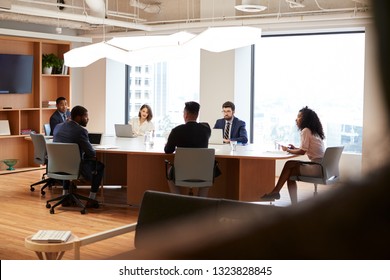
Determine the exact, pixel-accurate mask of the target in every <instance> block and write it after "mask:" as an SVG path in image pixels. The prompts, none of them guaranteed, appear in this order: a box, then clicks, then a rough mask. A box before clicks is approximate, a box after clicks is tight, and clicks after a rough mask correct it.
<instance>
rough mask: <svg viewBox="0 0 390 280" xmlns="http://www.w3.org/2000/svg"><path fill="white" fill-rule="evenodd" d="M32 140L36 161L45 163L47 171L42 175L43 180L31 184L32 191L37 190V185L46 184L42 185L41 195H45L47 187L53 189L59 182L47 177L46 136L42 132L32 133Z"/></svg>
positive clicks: (40, 163)
mask: <svg viewBox="0 0 390 280" xmlns="http://www.w3.org/2000/svg"><path fill="white" fill-rule="evenodd" d="M30 137H31V140H32V142H33V146H34V162H35V163H36V164H39V165H45V167H46V172H45V173H44V174H43V175H42V180H41V181H39V182H36V183H34V184H31V185H30V191H32V192H33V191H35V188H34V187H35V186H37V185H41V184H44V185H43V186H42V187H41V195H42V196H44V195H45V193H46V192H45V189H46V188H47V187H48V188H49V189H51V187H52V186H54V185H55V184H56V183H58V181H57V180H55V179H53V178H46V176H47V162H48V159H47V151H46V140H45V137H44V136H43V135H42V134H35V133H31V134H30Z"/></svg>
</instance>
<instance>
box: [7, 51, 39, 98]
mask: <svg viewBox="0 0 390 280" xmlns="http://www.w3.org/2000/svg"><path fill="white" fill-rule="evenodd" d="M33 65H34V57H33V56H32V55H20V54H0V94H1V93H2V94H10V93H31V92H32V81H33Z"/></svg>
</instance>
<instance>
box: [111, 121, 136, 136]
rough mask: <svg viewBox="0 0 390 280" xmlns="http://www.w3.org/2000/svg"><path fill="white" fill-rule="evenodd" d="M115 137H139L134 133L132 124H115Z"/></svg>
mask: <svg viewBox="0 0 390 280" xmlns="http://www.w3.org/2000/svg"><path fill="white" fill-rule="evenodd" d="M115 135H116V137H127V138H133V137H137V135H136V134H135V133H133V127H132V125H131V124H115Z"/></svg>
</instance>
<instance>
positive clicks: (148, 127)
mask: <svg viewBox="0 0 390 280" xmlns="http://www.w3.org/2000/svg"><path fill="white" fill-rule="evenodd" d="M129 124H131V125H132V127H133V131H134V133H135V134H137V135H138V136H140V135H144V134H145V132H146V131H154V124H153V122H152V121H144V122H143V123H142V124H141V123H140V118H139V117H134V118H131V120H130V122H129Z"/></svg>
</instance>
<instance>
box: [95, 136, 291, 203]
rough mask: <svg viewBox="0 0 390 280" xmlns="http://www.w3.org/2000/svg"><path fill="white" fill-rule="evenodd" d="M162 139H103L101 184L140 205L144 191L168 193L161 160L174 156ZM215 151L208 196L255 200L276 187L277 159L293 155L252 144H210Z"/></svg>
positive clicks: (99, 150)
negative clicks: (122, 190)
mask: <svg viewBox="0 0 390 280" xmlns="http://www.w3.org/2000/svg"><path fill="white" fill-rule="evenodd" d="M164 144H165V139H164V138H156V139H154V145H153V146H149V145H145V144H144V143H143V138H142V137H137V138H118V137H114V136H112V137H110V136H106V137H103V140H102V146H100V147H97V148H96V150H97V154H98V156H99V158H100V160H102V161H103V162H104V164H105V165H106V169H105V177H104V184H105V185H122V186H127V203H128V204H131V205H139V204H140V203H141V200H142V196H143V193H144V191H145V190H156V191H166V192H168V191H169V189H168V184H167V180H166V176H165V164H164V160H165V159H168V160H170V161H173V157H174V155H167V154H165V153H164ZM209 148H214V149H215V155H216V159H217V160H218V162H219V165H220V169H221V171H222V175H221V176H219V177H218V178H216V179H215V182H214V185H213V187H211V188H210V191H209V197H216V198H227V199H235V200H243V201H256V200H259V198H260V196H262V195H263V194H265V193H267V192H269V191H271V190H272V189H273V187H274V185H275V165H276V160H278V159H288V158H291V157H294V155H291V154H288V153H286V152H280V151H264V150H262V149H261V147H257V146H255V145H246V146H237V149H236V151H234V152H232V151H231V149H230V146H229V145H210V146H209Z"/></svg>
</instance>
